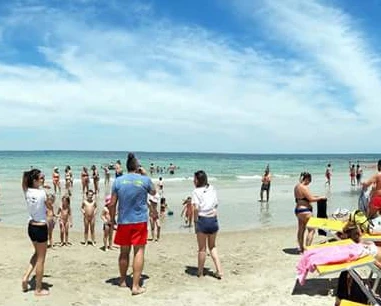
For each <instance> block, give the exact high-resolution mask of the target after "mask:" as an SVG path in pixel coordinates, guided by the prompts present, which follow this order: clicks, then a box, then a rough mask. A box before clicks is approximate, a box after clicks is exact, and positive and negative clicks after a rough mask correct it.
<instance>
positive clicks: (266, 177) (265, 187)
mask: <svg viewBox="0 0 381 306" xmlns="http://www.w3.org/2000/svg"><path fill="white" fill-rule="evenodd" d="M270 183H271V174H270V168H269V167H268V166H267V167H266V170H265V173H264V174H263V176H262V186H261V193H260V197H261V200H260V201H261V202H263V192H264V191H266V202H268V201H269V198H270Z"/></svg>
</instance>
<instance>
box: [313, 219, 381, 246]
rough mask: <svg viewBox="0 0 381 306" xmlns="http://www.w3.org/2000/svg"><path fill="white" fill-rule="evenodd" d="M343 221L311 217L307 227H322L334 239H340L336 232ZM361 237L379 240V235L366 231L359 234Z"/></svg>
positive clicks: (380, 240)
mask: <svg viewBox="0 0 381 306" xmlns="http://www.w3.org/2000/svg"><path fill="white" fill-rule="evenodd" d="M345 223H346V222H343V221H340V220H334V219H325V218H316V217H311V218H310V219H309V220H308V223H307V227H310V228H315V229H323V230H325V231H326V232H327V233H328V234H329V235H330V236H331V237H333V238H334V239H336V240H340V237H339V236H338V235H337V233H338V232H341V230H342V229H343V227H344V225H345ZM361 239H363V240H367V241H374V242H377V241H379V242H381V235H380V234H378V235H373V234H368V233H366V234H363V235H362V236H361Z"/></svg>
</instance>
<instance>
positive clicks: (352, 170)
mask: <svg viewBox="0 0 381 306" xmlns="http://www.w3.org/2000/svg"><path fill="white" fill-rule="evenodd" d="M349 176H350V178H351V186H356V168H355V164H352V165H351V162H349Z"/></svg>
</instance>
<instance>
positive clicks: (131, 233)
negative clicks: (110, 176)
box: [110, 153, 156, 295]
mask: <svg viewBox="0 0 381 306" xmlns="http://www.w3.org/2000/svg"><path fill="white" fill-rule="evenodd" d="M127 171H128V173H127V174H124V175H122V176H119V177H118V178H116V179H115V181H114V184H113V186H112V196H111V205H112V206H114V207H115V206H116V207H117V210H118V220H117V223H118V227H117V230H116V235H115V240H114V242H115V244H118V245H120V255H119V271H120V284H119V285H120V286H121V287H126V277H127V269H128V263H129V257H130V251H131V246H133V248H134V259H133V265H132V268H133V279H132V288H131V292H132V294H133V295H137V294H141V293H143V292H144V291H145V288H143V287H140V285H139V281H140V276H141V274H142V270H143V265H144V248H145V245H146V244H147V236H148V228H147V223H148V207H147V196H148V194H151V195H155V194H156V190H155V187H154V185H153V183H152V181H151V179H150V178H149V177H148V176H147V173H146V171H145V170H144V169H143V168H142V167H141V166H140V165H139V162H138V160H137V159H136V158H135V156H134V154H132V153H129V154H128V157H127ZM117 203H118V205H117ZM115 211H116V210H115V209H112V210H111V211H110V213H111V220H115Z"/></svg>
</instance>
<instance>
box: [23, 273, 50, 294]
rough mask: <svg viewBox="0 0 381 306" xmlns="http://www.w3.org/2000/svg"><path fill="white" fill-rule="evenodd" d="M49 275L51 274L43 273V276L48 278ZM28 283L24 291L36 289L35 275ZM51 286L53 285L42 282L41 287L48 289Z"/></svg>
mask: <svg viewBox="0 0 381 306" xmlns="http://www.w3.org/2000/svg"><path fill="white" fill-rule="evenodd" d="M49 277H51V276H50V275H44V278H49ZM28 285H29V286H28V289H27V290H26V291H24V292H28V291H34V290H36V276H35V275H34V276H33V277H32V278H31V279H30V280H29V282H28ZM51 287H53V285H52V284H49V283H46V282H42V289H44V290H49V288H51Z"/></svg>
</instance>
